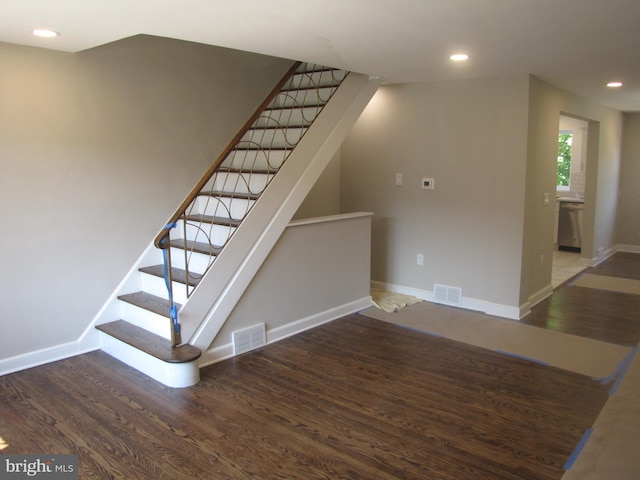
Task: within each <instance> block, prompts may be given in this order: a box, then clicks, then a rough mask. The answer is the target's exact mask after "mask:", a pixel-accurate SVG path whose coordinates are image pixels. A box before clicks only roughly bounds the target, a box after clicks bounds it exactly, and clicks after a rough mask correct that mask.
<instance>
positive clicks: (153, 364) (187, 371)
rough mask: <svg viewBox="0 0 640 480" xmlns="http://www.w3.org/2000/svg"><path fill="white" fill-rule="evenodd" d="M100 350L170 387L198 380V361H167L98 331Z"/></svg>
mask: <svg viewBox="0 0 640 480" xmlns="http://www.w3.org/2000/svg"><path fill="white" fill-rule="evenodd" d="M100 343H101V347H102V350H103V351H105V352H106V353H108V354H109V355H111V356H112V357H114V358H117V359H118V360H120V361H121V362H123V363H125V364H127V365H129V366H130V367H132V368H135V369H136V370H138V371H140V372H142V373H144V374H145V375H148V376H149V377H151V378H153V379H154V380H157V381H158V382H160V383H163V384H164V385H166V386H168V387H172V388H184V387H190V386H192V385H195V384H196V383H198V382H199V381H200V369H199V368H198V362H197V361H196V360H194V361H193V362H186V363H169V362H164V361H162V360H159V359H157V358H155V357H153V356H151V355H149V354H147V353H144V352H143V351H141V350H138V349H137V348H134V347H132V346H131V345H128V344H126V343H124V342H121V341H120V340H118V339H116V338H114V337H112V336H111V335H107V334H105V333H102V332H100Z"/></svg>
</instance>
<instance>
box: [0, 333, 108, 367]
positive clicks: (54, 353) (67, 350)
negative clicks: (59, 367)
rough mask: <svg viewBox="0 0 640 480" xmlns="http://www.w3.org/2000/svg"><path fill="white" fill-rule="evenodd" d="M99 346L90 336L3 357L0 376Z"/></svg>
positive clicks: (92, 349)
mask: <svg viewBox="0 0 640 480" xmlns="http://www.w3.org/2000/svg"><path fill="white" fill-rule="evenodd" d="M99 348H100V344H99V343H98V341H97V338H92V339H91V341H86V340H85V341H81V340H78V341H75V342H69V343H63V344H61V345H56V346H53V347H49V348H43V349H42V350H36V351H34V352H29V353H24V354H21V355H16V356H15V357H9V358H3V359H2V360H0V376H2V375H7V374H9V373H13V372H18V371H20V370H26V369H27V368H33V367H38V366H40V365H44V364H46V363H51V362H57V361H58V360H64V359H65V358H69V357H75V356H76V355H82V354H83V353H89V352H93V351H94V350H98V349H99Z"/></svg>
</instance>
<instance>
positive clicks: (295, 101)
mask: <svg viewBox="0 0 640 480" xmlns="http://www.w3.org/2000/svg"><path fill="white" fill-rule="evenodd" d="M333 90H335V89H333V88H330V87H327V88H319V89H317V90H301V91H292V92H283V93H279V94H278V95H277V96H276V98H274V99H273V102H272V103H271V105H270V107H274V108H282V107H296V106H298V107H299V106H312V105H322V104H324V103H326V102H327V99H329V98H330V97H331V93H332V92H333Z"/></svg>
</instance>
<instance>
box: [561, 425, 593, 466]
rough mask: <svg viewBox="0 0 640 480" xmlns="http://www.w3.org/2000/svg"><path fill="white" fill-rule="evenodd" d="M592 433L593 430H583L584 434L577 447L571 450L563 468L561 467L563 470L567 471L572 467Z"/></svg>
mask: <svg viewBox="0 0 640 480" xmlns="http://www.w3.org/2000/svg"><path fill="white" fill-rule="evenodd" d="M592 433H593V428H589V429H588V430H585V432H584V434H583V435H582V438H581V439H580V441H579V442H578V445H576V448H575V449H574V450H573V453H572V454H571V456H570V457H569V458H568V459H567V461H566V462H565V464H564V466H563V467H562V468H563V470H569V469H570V468H571V467H573V464H574V463H575V461H576V460H577V459H578V457H579V456H580V453H581V452H582V449H583V448H584V446H585V445H586V444H587V441H588V440H589V437H590V436H591V434H592Z"/></svg>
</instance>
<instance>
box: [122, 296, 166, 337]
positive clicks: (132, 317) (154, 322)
mask: <svg viewBox="0 0 640 480" xmlns="http://www.w3.org/2000/svg"><path fill="white" fill-rule="evenodd" d="M120 314H121V315H122V318H124V319H125V320H126V321H127V322H129V323H132V324H134V325H136V326H138V327H140V328H144V329H145V330H149V331H150V332H151V333H155V334H156V335H160V336H161V337H163V338H166V339H168V340H170V339H171V320H170V319H168V318H167V317H163V316H162V315H158V314H157V313H153V312H150V311H149V310H145V309H144V308H140V307H137V306H135V305H132V304H130V303H128V302H123V301H122V300H120Z"/></svg>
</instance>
